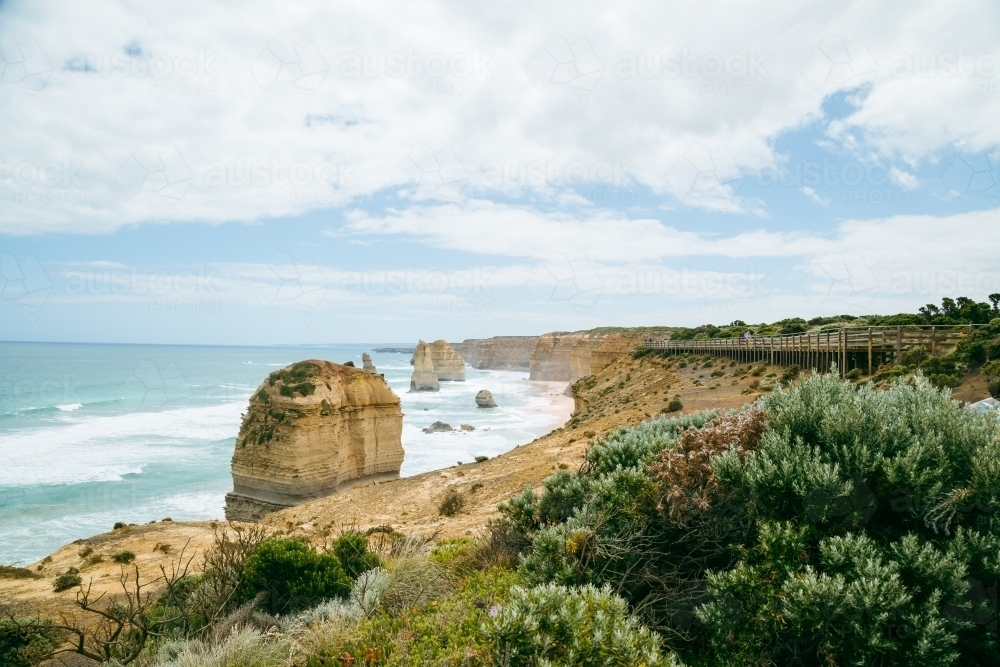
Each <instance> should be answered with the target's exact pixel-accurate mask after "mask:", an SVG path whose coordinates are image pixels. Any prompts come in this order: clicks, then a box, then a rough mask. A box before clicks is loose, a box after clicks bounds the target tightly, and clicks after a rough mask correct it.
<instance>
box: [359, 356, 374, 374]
mask: <svg viewBox="0 0 1000 667" xmlns="http://www.w3.org/2000/svg"><path fill="white" fill-rule="evenodd" d="M361 364H362V366H363V367H364V368H363V370H366V371H368V372H369V373H374V372H375V364H373V363H372V355H370V354H368V353H367V352H362V353H361Z"/></svg>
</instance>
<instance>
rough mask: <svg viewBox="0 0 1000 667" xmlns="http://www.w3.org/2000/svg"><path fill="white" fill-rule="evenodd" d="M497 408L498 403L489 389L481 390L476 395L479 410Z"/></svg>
mask: <svg viewBox="0 0 1000 667" xmlns="http://www.w3.org/2000/svg"><path fill="white" fill-rule="evenodd" d="M496 406H497V403H496V401H494V400H493V394H492V393H490V390H489V389H480V390H479V391H478V392H477V393H476V407H477V408H495V407H496Z"/></svg>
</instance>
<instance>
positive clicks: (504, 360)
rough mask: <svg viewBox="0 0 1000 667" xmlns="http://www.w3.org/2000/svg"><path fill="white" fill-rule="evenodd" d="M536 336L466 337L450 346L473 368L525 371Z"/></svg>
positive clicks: (528, 365)
mask: <svg viewBox="0 0 1000 667" xmlns="http://www.w3.org/2000/svg"><path fill="white" fill-rule="evenodd" d="M537 342H538V336H494V337H493V338H467V339H466V340H464V341H462V342H461V343H453V344H452V347H454V348H455V350H457V351H458V352H459V354H461V355H462V356H463V357H464V358H465V361H466V362H467V363H468V364H469V365H470V366H472V367H473V368H478V369H480V370H490V371H526V370H529V369H530V368H531V353H532V351H534V349H535V344H536V343H537Z"/></svg>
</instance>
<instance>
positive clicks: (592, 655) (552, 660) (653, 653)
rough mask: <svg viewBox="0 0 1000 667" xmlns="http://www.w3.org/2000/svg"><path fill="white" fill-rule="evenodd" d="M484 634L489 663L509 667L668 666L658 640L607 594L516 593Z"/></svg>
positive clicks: (542, 589)
mask: <svg viewBox="0 0 1000 667" xmlns="http://www.w3.org/2000/svg"><path fill="white" fill-rule="evenodd" d="M491 614H492V616H493V618H492V619H491V622H490V623H489V624H488V625H487V629H486V634H487V637H488V638H489V640H490V641H491V643H492V644H493V649H492V653H493V662H494V664H498V665H509V666H510V667H520V666H524V667H528V666H532V665H553V666H556V665H567V666H569V665H573V666H574V667H575V666H577V665H579V666H587V667H589V666H593V667H617V666H620V667H632V666H634V665H646V666H648V667H653V666H659V665H669V664H671V663H672V661H671V660H668V659H667V658H665V657H664V656H663V654H662V653H661V652H660V646H659V637H658V636H657V635H656V634H655V633H652V632H650V631H649V629H647V628H645V627H644V626H643V625H642V624H641V623H639V622H638V621H637V620H636V619H635V618H633V617H632V616H631V615H630V614H629V610H628V605H627V604H626V603H625V601H624V600H622V599H621V598H620V597H618V596H616V595H614V594H613V593H612V592H611V590H610V589H608V588H605V589H598V588H594V587H593V586H583V587H579V588H576V587H566V586H557V585H554V584H548V585H544V586H538V587H536V588H530V589H525V588H521V587H519V586H518V587H514V588H513V589H512V590H511V592H510V600H509V601H508V602H506V603H505V604H503V605H500V606H499V607H498V608H497V609H496V610H495V611H492V612H491Z"/></svg>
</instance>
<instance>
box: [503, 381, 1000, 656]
mask: <svg viewBox="0 0 1000 667" xmlns="http://www.w3.org/2000/svg"><path fill="white" fill-rule="evenodd" d="M699 417H702V416H699ZM578 477H579V478H580V479H579V481H578V483H576V484H575V483H573V482H572V481H571V480H569V479H567V478H566V476H565V475H560V474H558V473H557V475H555V476H553V478H550V480H551V483H550V484H548V485H547V486H546V487H545V488H543V490H542V492H541V495H540V496H539V498H537V499H535V498H534V497H533V495H532V494H531V493H530V492H526V493H523V494H520V495H519V496H516V497H515V498H513V499H511V500H509V501H508V502H507V503H504V504H503V505H501V506H500V511H501V514H502V516H503V518H504V520H506V521H507V522H508V525H509V526H511V527H516V528H517V530H523V531H524V532H525V534H526V536H527V540H528V541H529V544H528V545H527V546H525V547H523V548H522V549H521V555H520V558H519V561H520V564H519V573H520V575H521V577H522V578H523V580H524V582H525V583H526V584H528V585H544V584H554V585H559V586H586V585H594V586H598V587H600V586H604V585H610V586H611V587H612V589H613V590H614V591H615V592H616V593H617V594H618V595H620V596H621V597H622V598H623V599H624V600H625V601H626V602H627V603H628V604H629V605H630V607H631V609H632V611H633V613H634V614H635V615H636V616H637V617H638V618H639V619H641V620H642V621H643V622H644V623H645V624H646V625H647V626H649V627H651V628H653V629H654V630H656V631H657V632H659V633H661V634H662V635H663V636H664V637H665V638H666V639H665V641H666V642H667V643H668V645H670V646H671V647H672V648H674V649H675V650H676V651H677V652H678V653H679V655H680V658H682V659H683V660H684V662H685V664H690V665H705V666H708V665H717V664H740V665H742V664H858V665H860V664H885V665H888V664H921V665H923V664H925V663H926V664H928V665H957V664H970V665H996V664H997V659H996V656H997V655H998V654H1000V646H998V645H997V634H996V625H995V623H996V618H997V606H996V596H995V593H992V592H991V591H995V590H996V586H997V584H998V580H1000V558H998V556H997V554H1000V423H998V422H997V420H996V419H995V417H992V416H990V415H983V414H977V413H973V412H972V411H970V410H967V409H965V408H963V407H962V405H961V404H960V403H959V402H957V401H952V400H951V399H950V398H949V395H948V394H947V392H945V391H942V390H939V389H937V388H935V387H934V386H933V385H932V384H931V382H930V381H929V380H928V379H926V378H924V377H921V376H919V375H918V376H917V377H915V378H914V379H912V380H911V381H908V382H906V383H904V382H901V381H897V382H895V383H893V384H891V385H890V386H889V387H888V388H887V389H886V390H884V391H881V390H876V389H875V388H874V386H873V385H872V384H866V385H861V386H856V385H853V384H851V383H849V382H844V381H841V380H840V379H839V378H837V377H836V376H834V375H832V374H829V375H823V376H818V375H817V376H810V377H807V378H804V379H803V380H802V382H801V384H800V385H799V386H791V387H789V388H787V389H782V388H780V387H779V388H777V389H776V390H775V391H774V393H773V394H771V395H770V396H766V397H763V398H761V399H759V402H758V403H757V404H756V407H753V408H751V409H749V410H745V411H742V412H738V413H732V414H728V415H722V416H714V415H711V414H708V415H704V416H703V417H702V418H700V419H698V420H697V421H693V420H691V419H690V418H678V419H664V418H659V419H655V420H651V421H649V422H646V423H644V424H641V425H639V426H637V427H634V428H631V429H620V430H619V431H617V432H615V433H613V434H611V435H610V436H609V438H608V442H607V443H603V444H601V445H598V446H595V447H593V448H591V451H590V452H588V455H587V461H586V462H585V464H584V466H583V467H582V468H581V472H580V474H579V476H578ZM577 489H582V495H581V494H580V493H579V492H577ZM569 491H573V492H572V493H569ZM547 494H549V495H551V500H552V501H559V502H553V506H556V507H559V508H560V510H559V512H557V513H556V514H554V515H553V516H554V517H556V518H558V517H567V518H565V519H564V520H562V521H561V522H559V523H553V522H552V521H551V520H549V521H546V522H542V521H541V520H540V517H541V513H540V511H539V507H540V506H542V505H543V504H544V503H545V502H547V500H546V495H547ZM561 503H565V505H566V506H564V505H563V504H561Z"/></svg>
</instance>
